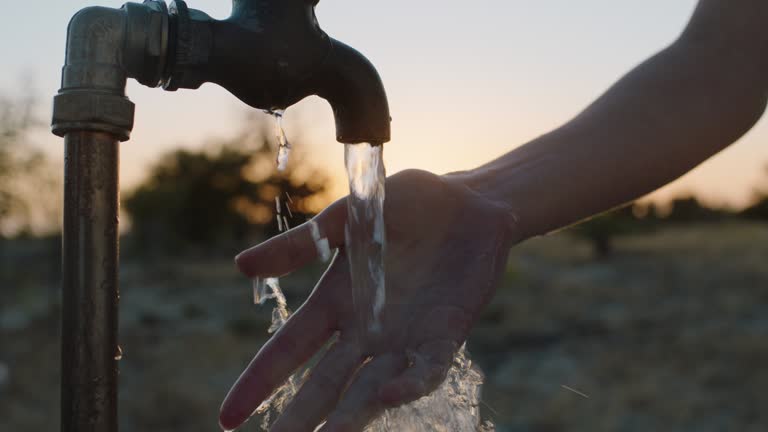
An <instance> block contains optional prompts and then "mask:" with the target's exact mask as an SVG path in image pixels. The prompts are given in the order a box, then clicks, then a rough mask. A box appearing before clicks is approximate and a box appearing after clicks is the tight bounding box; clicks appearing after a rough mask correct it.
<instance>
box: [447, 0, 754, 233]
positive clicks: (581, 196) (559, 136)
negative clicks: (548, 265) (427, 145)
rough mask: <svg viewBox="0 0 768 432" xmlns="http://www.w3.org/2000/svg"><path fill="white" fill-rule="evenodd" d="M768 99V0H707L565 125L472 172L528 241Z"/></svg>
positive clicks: (717, 145) (582, 214)
mask: <svg viewBox="0 0 768 432" xmlns="http://www.w3.org/2000/svg"><path fill="white" fill-rule="evenodd" d="M767 98H768V2H765V1H764V0H736V1H722V0H702V1H701V2H700V3H699V5H698V7H697V9H696V11H695V13H694V16H693V18H692V19H691V22H690V23H689V24H688V26H687V28H686V29H685V31H684V32H683V34H682V35H681V36H680V38H679V39H678V40H677V41H675V42H674V43H673V44H672V45H670V46H669V47H668V48H666V49H665V50H663V51H661V52H660V53H658V54H657V55H655V56H654V57H652V58H650V59H649V60H647V61H646V62H644V63H642V64H641V65H639V66H638V67H636V68H635V69H634V70H632V71H631V72H629V73H628V74H627V75H626V76H624V77H623V78H622V79H621V80H619V81H618V82H617V83H616V84H615V85H613V86H612V87H611V88H610V89H609V90H608V91H607V92H606V93H605V94H604V95H602V96H601V97H600V98H598V99H597V100H596V101H595V102H594V103H592V105H590V106H589V107H588V108H587V109H586V110H584V111H583V112H582V113H580V114H579V115H578V116H576V117H575V118H574V119H573V120H571V121H570V122H568V123H567V124H565V125H563V126H562V127H560V128H558V129H556V130H554V131H552V132H550V133H548V134H546V135H543V136H541V137H539V138H537V139H535V140H534V141H532V142H530V143H528V144H526V145H524V146H522V147H520V148H518V149H516V150H514V151H512V152H510V153H508V154H506V155H504V156H502V157H500V158H499V159H497V160H495V161H493V162H490V163H488V164H486V165H483V166H481V167H479V168H478V169H476V170H473V171H471V172H467V173H464V174H463V175H462V177H464V176H466V178H465V179H466V181H467V183H468V184H469V185H470V187H471V188H473V189H475V190H477V191H479V192H480V193H481V194H483V195H486V196H488V197H491V198H492V199H494V200H495V201H499V202H504V203H505V204H508V205H510V206H511V207H512V210H513V212H514V213H515V215H516V216H517V219H518V221H517V222H518V225H519V226H520V229H521V230H522V232H521V237H522V238H527V237H530V236H533V235H537V234H542V233H545V232H548V231H551V230H553V229H557V228H560V227H563V226H567V225H570V224H572V223H575V222H578V221H579V220H582V219H584V218H586V217H589V216H591V215H594V214H597V213H600V212H603V211H606V210H608V209H611V208H613V207H615V206H617V205H620V204H622V203H625V202H628V201H631V200H633V199H636V198H638V197H640V196H642V195H644V194H647V193H649V192H651V191H653V190H655V189H657V188H659V187H660V186H663V185H664V184H666V183H668V182H670V181H672V180H674V179H676V178H678V177H679V176H681V175H683V174H685V173H686V172H688V171H689V170H691V169H692V168H694V167H695V166H696V165H698V164H700V163H701V162H703V161H704V160H706V159H707V158H709V157H710V156H712V155H714V154H715V153H717V152H719V151H720V150H722V149H724V148H725V147H727V146H728V145H730V144H731V143H733V142H734V141H736V140H737V139H738V138H739V137H741V136H742V135H743V134H744V133H746V132H747V131H748V130H749V129H750V128H751V127H752V126H753V125H754V123H755V122H756V121H757V120H758V119H759V118H760V116H761V115H762V113H763V111H764V109H765V106H766V99H767Z"/></svg>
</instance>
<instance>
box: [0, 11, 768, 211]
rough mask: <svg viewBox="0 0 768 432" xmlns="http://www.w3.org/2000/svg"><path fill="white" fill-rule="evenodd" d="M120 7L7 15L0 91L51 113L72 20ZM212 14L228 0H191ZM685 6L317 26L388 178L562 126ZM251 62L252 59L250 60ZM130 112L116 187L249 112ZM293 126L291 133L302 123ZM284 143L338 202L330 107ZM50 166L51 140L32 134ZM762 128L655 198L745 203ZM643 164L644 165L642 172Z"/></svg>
mask: <svg viewBox="0 0 768 432" xmlns="http://www.w3.org/2000/svg"><path fill="white" fill-rule="evenodd" d="M123 3H124V2H123V1H111V0H91V1H88V0H57V1H49V2H35V3H33V6H29V5H26V4H19V5H17V6H18V7H15V8H5V9H4V12H3V18H4V19H3V21H4V24H3V26H1V27H0V40H2V41H3V42H2V45H0V66H2V73H1V74H0V92H2V93H4V94H14V93H18V92H20V91H24V89H22V88H20V87H21V86H22V84H23V83H25V82H29V81H30V80H31V82H32V83H34V84H33V90H34V92H35V93H36V94H37V95H38V96H39V99H40V115H41V117H43V118H44V119H45V120H46V121H48V119H49V118H50V109H51V103H50V101H51V98H52V96H53V95H54V94H55V92H56V91H57V89H58V87H59V79H60V78H59V76H60V68H61V66H62V63H63V61H64V44H65V35H66V26H67V22H68V21H69V18H70V17H71V16H72V15H73V14H74V13H75V12H76V11H77V10H79V9H81V8H83V7H85V6H89V5H102V6H111V7H120V5H121V4H123ZM187 3H188V4H189V6H190V7H192V8H195V9H201V10H203V11H206V12H207V13H209V14H210V15H211V16H213V17H215V18H225V17H226V16H227V15H228V14H229V10H230V3H229V2H228V1H226V0H190V1H188V2H187ZM695 3H696V2H695V0H674V1H670V0H643V1H633V2H629V1H615V0H582V1H578V2H577V1H572V0H542V1H535V2H534V1H522V0H477V1H474V2H466V1H462V2H459V1H429V0H421V1H414V0H389V1H371V0H354V1H352V0H322V1H321V2H320V4H319V5H318V7H317V14H318V18H319V20H320V24H321V26H322V27H323V28H324V29H325V31H326V32H327V33H328V34H330V35H331V36H333V37H335V38H337V39H339V40H341V41H344V42H346V43H348V44H349V45H351V46H353V47H355V48H357V49H358V50H360V51H361V52H363V53H364V54H365V55H366V56H368V58H369V59H370V60H371V61H372V62H373V63H374V64H375V65H376V67H377V68H378V70H379V72H380V74H381V76H382V79H383V80H384V84H385V86H386V88H387V91H388V94H389V102H390V108H391V111H392V117H393V123H392V128H393V129H392V131H393V140H392V142H391V143H389V144H387V145H386V146H385V160H386V164H387V168H388V172H389V173H395V172H397V171H400V170H403V169H405V168H422V169H427V170H430V171H434V172H438V173H441V172H447V171H452V170H459V169H468V168H472V167H475V166H477V165H479V164H481V163H483V162H486V161H488V160H490V159H492V158H494V157H496V156H498V155H500V154H502V153H504V152H506V151H509V150H510V149H512V148H514V147H516V146H519V145H521V144H524V143H525V142H526V141H528V140H530V139H532V138H535V137H536V136H538V135H541V134H543V133H546V132H547V131H549V130H551V129H552V128H554V127H556V126H558V125H560V124H562V123H563V122H565V121H567V120H568V119H569V118H571V117H572V116H574V115H575V114H577V113H578V112H579V111H580V110H582V109H583V108H584V107H586V105H587V104H589V103H590V102H591V101H592V100H594V99H595V98H596V97H597V96H598V95H599V94H600V93H602V92H603V91H605V90H606V89H607V88H608V87H609V86H610V85H611V84H612V83H613V82H615V81H616V80H617V79H618V78H619V77H621V76H622V75H623V74H624V73H626V72H627V71H628V70H629V69H630V68H632V67H633V66H635V65H637V64H638V63H640V62H641V61H643V60H644V59H646V58H647V57H648V56H650V55H652V54H653V53H655V52H656V51H658V50H660V49H661V48H663V47H664V46H665V45H667V44H669V43H670V42H672V41H673V40H674V39H675V38H676V36H677V35H678V34H679V33H680V31H681V30H682V28H683V26H684V25H685V23H686V22H687V20H688V18H689V17H690V15H691V13H692V11H693V8H694V6H695ZM254 55H257V53H254ZM127 93H128V96H129V97H130V99H131V100H132V101H133V102H134V103H136V121H135V124H136V126H135V128H134V131H133V135H132V139H131V140H130V141H128V142H126V143H124V144H122V162H121V164H122V165H121V176H122V180H123V188H124V189H126V188H130V187H131V186H134V185H136V184H137V182H139V181H140V180H141V179H142V176H143V175H144V174H145V169H146V167H147V166H148V165H149V164H151V163H152V162H153V161H154V160H155V159H156V158H157V157H158V156H159V155H160V154H161V153H162V152H164V151H167V150H169V149H171V148H174V147H176V146H179V145H185V146H190V147H195V146H200V145H201V144H202V143H203V142H204V141H205V140H207V139H211V138H216V137H228V136H232V135H233V134H234V133H235V132H237V131H238V130H239V128H240V127H241V124H242V120H243V117H244V112H246V110H248V109H249V108H248V107H247V106H245V105H243V104H242V103H241V102H239V101H238V100H237V99H235V98H234V97H233V96H231V95H229V94H228V93H227V92H226V91H224V90H223V89H221V88H218V87H217V86H215V85H212V84H206V85H204V86H203V87H202V88H201V89H200V90H197V91H191V90H181V91H178V92H176V93H169V92H165V91H163V90H161V89H150V88H146V87H142V86H141V85H139V84H137V83H135V82H131V83H130V84H129V86H128V91H127ZM299 125H300V126H301V127H300V128H299ZM286 127H287V133H288V136H289V138H290V137H291V135H292V127H293V130H294V131H296V130H298V129H302V130H303V131H304V133H303V136H304V139H302V140H301V143H302V145H305V146H307V147H309V149H308V156H309V158H310V159H311V160H312V161H313V162H314V163H318V164H322V165H325V166H326V167H327V169H328V170H329V171H330V172H331V173H332V174H334V176H335V178H336V179H337V180H336V182H335V186H334V189H333V190H334V192H335V195H341V194H343V193H344V191H345V188H346V185H345V181H344V177H343V175H344V169H343V148H342V146H341V145H340V144H338V143H336V142H335V139H334V137H335V135H334V126H333V117H332V113H331V110H330V108H329V107H328V105H327V104H326V103H325V102H324V101H322V100H320V99H318V98H311V99H308V100H305V101H303V102H301V103H299V104H298V105H296V106H294V107H292V108H290V109H289V110H288V111H287V113H286ZM35 139H36V142H38V143H39V145H41V146H42V147H43V148H45V149H46V151H47V152H49V153H50V154H51V156H52V157H53V158H58V160H60V159H61V153H62V150H63V149H62V142H61V140H60V139H59V138H56V137H54V136H52V135H50V134H49V133H47V132H46V131H42V132H41V133H39V134H36V135H35ZM767 141H768V120H765V119H763V120H762V121H761V122H760V123H759V124H758V125H757V126H756V127H755V128H754V129H753V130H752V131H751V132H750V133H749V134H748V135H747V136H746V137H744V138H743V139H742V140H741V141H740V142H738V143H737V144H735V145H734V146H732V147H731V148H729V149H728V150H726V151H725V152H723V153H721V154H720V155H718V156H716V157H715V158H713V159H712V160H710V161H708V162H707V163H705V164H704V165H702V166H701V167H699V168H698V169H697V170H695V171H694V172H692V173H690V174H689V175H687V176H686V177H684V178H683V179H681V180H680V181H678V182H676V183H675V184H673V185H670V186H668V187H667V188H665V189H664V190H662V191H660V192H657V193H656V194H655V195H654V197H656V198H657V199H660V200H663V199H664V198H665V197H669V196H671V195H672V194H682V193H687V192H695V193H696V194H697V195H699V196H701V197H703V198H704V199H705V200H706V201H707V202H709V203H712V204H718V203H727V204H730V205H743V204H745V203H746V202H747V201H748V200H749V198H750V196H751V193H752V190H753V187H754V186H755V185H757V184H758V182H760V181H761V180H763V182H764V183H768V175H766V172H765V171H764V167H765V166H766V165H767V164H768V142H767ZM650 169H652V168H650Z"/></svg>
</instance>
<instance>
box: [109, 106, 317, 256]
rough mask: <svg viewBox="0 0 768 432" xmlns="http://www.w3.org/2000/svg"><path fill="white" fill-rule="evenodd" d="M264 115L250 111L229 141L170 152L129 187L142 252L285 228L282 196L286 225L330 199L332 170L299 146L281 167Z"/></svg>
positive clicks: (196, 246) (128, 204)
mask: <svg viewBox="0 0 768 432" xmlns="http://www.w3.org/2000/svg"><path fill="white" fill-rule="evenodd" d="M260 118H261V120H259V118H251V119H249V121H247V125H246V126H247V127H245V128H244V130H243V132H242V133H241V134H239V135H238V136H237V137H236V138H235V139H233V140H230V141H228V142H218V143H209V145H207V146H205V147H204V149H203V150H188V149H178V150H174V151H171V152H170V153H167V154H165V155H164V156H163V157H161V159H160V160H159V161H158V162H157V163H156V164H155V165H154V166H153V167H152V168H151V169H150V171H149V175H148V176H147V178H146V180H145V181H144V182H143V183H142V184H141V185H140V186H139V187H138V188H136V189H135V190H134V191H133V192H131V193H130V194H128V196H127V198H126V199H125V200H124V207H125V210H126V211H127V213H128V214H129V216H130V219H131V235H132V236H133V240H135V244H136V245H137V246H138V247H139V248H140V249H141V252H142V253H145V252H154V253H157V252H160V253H171V252H173V253H178V252H179V251H180V250H187V251H189V250H197V251H200V250H209V249H210V248H212V247H215V246H217V245H224V244H231V243H232V242H236V241H245V240H247V239H248V238H250V237H254V236H255V235H259V234H261V235H262V236H263V235H272V234H274V233H276V232H277V231H278V222H277V217H276V212H277V209H276V207H277V205H276V201H278V200H279V205H280V211H281V216H282V217H281V220H280V225H283V224H285V223H286V222H287V223H288V225H290V226H293V225H296V224H299V223H303V222H304V221H306V219H307V218H308V217H309V216H310V215H311V214H313V213H314V212H315V211H316V210H317V209H318V208H320V206H321V205H322V204H324V201H323V200H322V197H323V195H322V194H323V192H324V191H325V190H326V186H327V183H328V179H329V178H328V176H327V175H326V174H325V173H323V172H321V171H318V170H316V169H313V168H311V167H308V166H306V165H303V166H302V164H301V161H300V152H296V151H294V152H293V154H292V155H291V161H290V163H289V165H288V168H287V169H286V170H285V171H283V172H278V171H277V169H276V164H275V150H274V146H272V145H270V133H269V132H268V131H269V130H270V129H269V128H268V126H267V125H266V124H265V121H264V117H263V116H262V117H260ZM296 148H301V145H295V146H294V149H296ZM296 167H301V169H303V170H304V171H303V172H302V171H300V169H299V168H296ZM313 200H315V202H314V203H313ZM283 218H284V219H283Z"/></svg>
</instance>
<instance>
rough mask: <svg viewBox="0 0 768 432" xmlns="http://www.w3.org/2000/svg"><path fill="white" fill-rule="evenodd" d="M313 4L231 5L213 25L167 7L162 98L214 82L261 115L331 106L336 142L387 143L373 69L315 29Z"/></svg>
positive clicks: (199, 15)
mask: <svg viewBox="0 0 768 432" xmlns="http://www.w3.org/2000/svg"><path fill="white" fill-rule="evenodd" d="M316 3H317V1H313V0H280V1H277V0H272V1H255V0H235V1H234V2H233V11H232V16H230V17H229V18H227V19H226V20H223V21H217V20H214V19H212V18H211V17H209V16H208V15H206V14H205V13H203V12H200V11H198V10H195V9H189V8H187V6H186V4H185V3H184V2H183V1H180V0H177V1H175V2H173V3H172V4H171V8H170V9H171V28H172V33H173V34H175V38H172V42H171V47H170V51H171V52H172V53H173V54H172V57H173V58H172V59H171V64H170V66H169V68H170V73H169V75H170V77H169V79H168V81H167V82H166V84H165V88H166V90H176V89H178V88H197V87H199V86H200V85H201V84H203V83H204V82H213V83H216V84H218V85H220V86H222V87H224V88H225V89H227V90H228V91H229V92H230V93H232V94H233V95H235V96H236V97H237V98H238V99H240V100H241V101H243V102H245V103H246V104H248V105H250V106H252V107H254V108H258V109H263V110H274V109H284V108H287V107H288V106H290V105H293V104H295V103H296V102H298V101H300V100H302V99H304V98H305V97H307V96H311V95H318V96H320V97H322V98H324V99H326V100H328V102H329V103H330V104H331V107H332V109H333V112H334V116H335V119H336V138H337V140H338V141H339V142H343V143H360V142H370V143H376V144H381V143H384V142H387V141H389V138H390V120H391V119H390V116H389V106H388V102H387V95H386V92H385V90H384V86H383V84H382V82H381V79H380V78H379V75H378V73H377V72H376V69H375V68H374V67H373V65H372V64H371V63H370V61H368V60H367V59H366V58H365V57H363V56H362V55H361V54H360V53H359V52H357V51H355V50H354V49H352V48H350V47H348V46H347V45H344V44H343V43H341V42H339V41H336V40H334V39H331V38H330V37H328V35H326V34H325V32H323V30H321V29H320V25H319V24H318V22H317V18H316V16H315V11H314V6H315V4H316ZM174 29H175V31H174Z"/></svg>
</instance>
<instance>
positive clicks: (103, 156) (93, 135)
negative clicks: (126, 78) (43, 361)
mask: <svg viewBox="0 0 768 432" xmlns="http://www.w3.org/2000/svg"><path fill="white" fill-rule="evenodd" d="M64 143H65V146H66V150H65V162H64V164H65V167H64V203H65V204H64V205H65V207H64V237H63V311H62V315H63V317H62V318H63V327H62V386H61V421H62V424H61V430H62V431H63V432H116V431H117V358H116V356H117V352H118V346H117V343H118V342H117V323H118V322H117V310H118V309H117V305H118V282H117V271H118V208H119V204H118V200H119V195H118V193H119V192H118V157H119V143H118V138H117V137H116V136H114V135H112V134H109V133H105V132H93V131H71V132H68V133H67V134H66V136H65V139H64Z"/></svg>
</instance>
